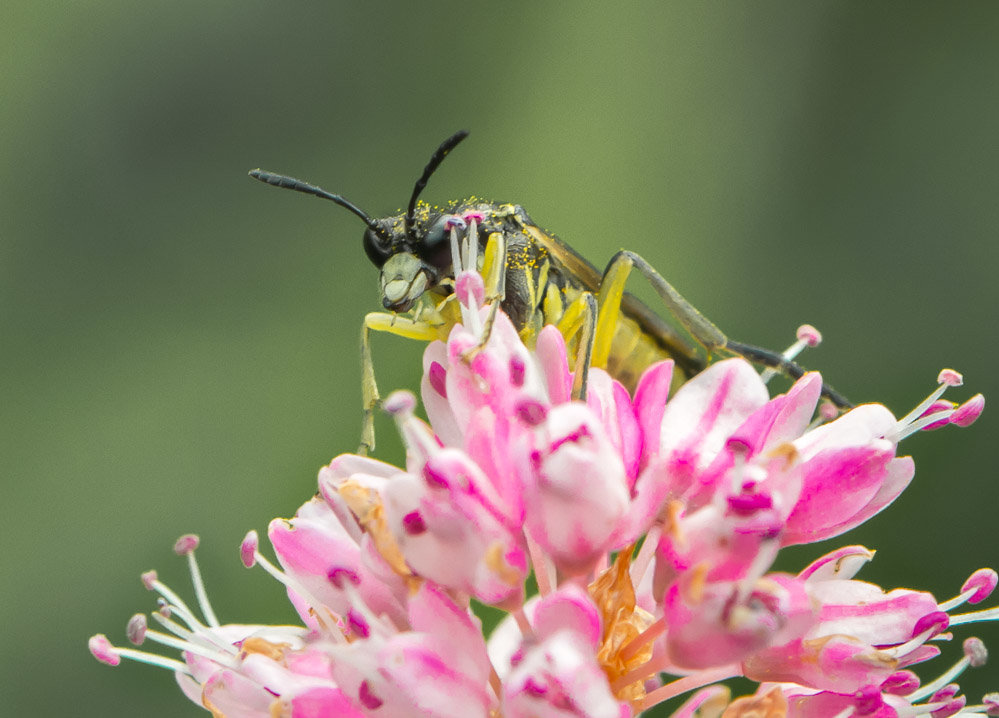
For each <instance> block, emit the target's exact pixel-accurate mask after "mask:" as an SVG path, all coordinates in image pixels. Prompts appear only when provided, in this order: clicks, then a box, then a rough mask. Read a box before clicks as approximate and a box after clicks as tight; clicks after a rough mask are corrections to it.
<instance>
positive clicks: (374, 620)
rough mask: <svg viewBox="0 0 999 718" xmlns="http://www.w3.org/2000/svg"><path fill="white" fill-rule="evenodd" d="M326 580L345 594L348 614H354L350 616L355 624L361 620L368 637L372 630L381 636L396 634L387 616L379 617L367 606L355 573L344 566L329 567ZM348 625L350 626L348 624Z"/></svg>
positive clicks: (359, 579)
mask: <svg viewBox="0 0 999 718" xmlns="http://www.w3.org/2000/svg"><path fill="white" fill-rule="evenodd" d="M327 578H328V579H329V581H330V583H332V584H333V585H334V586H335V587H336V588H337V590H340V591H343V592H344V593H345V594H346V596H347V601H348V602H349V603H350V612H351V613H352V614H355V615H353V616H352V620H353V621H355V622H357V621H358V619H363V623H364V624H365V630H367V631H368V634H369V635H370V633H371V631H372V630H373V629H377V631H378V633H379V634H381V635H383V636H387V635H391V634H393V633H396V632H397V628H396V626H394V625H392V623H391V622H390V619H389V618H388V616H379V615H377V614H376V613H375V612H374V611H372V610H371V608H370V607H369V606H368V603H367V601H365V600H364V596H362V595H361V592H360V590H358V588H357V586H358V584H360V582H361V577H360V576H358V575H357V573H356V572H355V571H353V570H352V569H350V568H347V567H346V566H331V567H330V569H329V571H328V572H327ZM348 625H350V624H349V622H348Z"/></svg>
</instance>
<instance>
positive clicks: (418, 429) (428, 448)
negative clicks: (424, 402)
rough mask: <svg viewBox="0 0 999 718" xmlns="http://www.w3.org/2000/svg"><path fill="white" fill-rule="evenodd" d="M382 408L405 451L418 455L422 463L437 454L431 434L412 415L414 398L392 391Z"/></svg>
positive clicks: (437, 445) (403, 392) (435, 440)
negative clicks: (397, 432)
mask: <svg viewBox="0 0 999 718" xmlns="http://www.w3.org/2000/svg"><path fill="white" fill-rule="evenodd" d="M382 406H383V408H384V409H385V411H386V412H388V413H389V414H390V415H391V416H392V417H393V418H394V419H395V423H396V427H397V428H398V431H399V435H400V436H401V437H402V442H403V444H405V446H406V450H407V451H409V452H412V453H413V454H416V455H418V456H419V457H420V458H421V459H422V460H423V461H426V460H427V459H428V458H429V457H431V456H433V455H434V454H436V453H437V450H438V449H440V444H439V443H437V439H436V438H435V437H434V434H433V432H431V431H430V429H429V428H428V427H427V425H426V424H424V423H423V422H422V421H419V420H418V419H417V418H416V417H415V416H414V415H413V411H414V409H415V408H416V397H415V396H413V394H412V393H411V392H408V391H404V390H401V391H394V392H392V393H391V394H389V395H388V398H386V399H385V403H384V404H382Z"/></svg>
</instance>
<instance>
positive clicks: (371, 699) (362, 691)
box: [357, 681, 384, 711]
mask: <svg viewBox="0 0 999 718" xmlns="http://www.w3.org/2000/svg"><path fill="white" fill-rule="evenodd" d="M357 698H358V700H359V701H361V705H362V706H364V707H365V708H367V709H368V710H370V711H373V710H374V709H375V708H381V705H382V703H384V701H383V700H382V699H381V698H379V697H378V696H376V695H375V694H374V693H372V692H371V686H369V685H368V682H367V681H361V687H360V688H359V689H358V691H357Z"/></svg>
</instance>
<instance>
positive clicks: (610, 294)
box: [593, 250, 853, 409]
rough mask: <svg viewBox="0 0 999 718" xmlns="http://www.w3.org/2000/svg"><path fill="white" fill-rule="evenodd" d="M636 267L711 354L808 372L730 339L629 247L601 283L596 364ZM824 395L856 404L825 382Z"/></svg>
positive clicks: (791, 372) (606, 349) (605, 353)
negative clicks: (626, 284)
mask: <svg viewBox="0 0 999 718" xmlns="http://www.w3.org/2000/svg"><path fill="white" fill-rule="evenodd" d="M633 268H634V269H637V270H638V272H639V273H640V274H641V275H642V276H643V277H645V278H646V279H647V280H648V282H649V284H651V285H652V288H653V289H655V291H656V293H657V294H658V295H659V297H660V298H661V299H662V301H663V303H664V304H665V305H666V308H667V309H668V310H669V313H670V315H671V316H673V317H674V318H675V319H676V321H677V322H678V323H679V324H680V326H682V327H683V328H684V329H685V330H686V331H687V332H689V333H690V335H691V337H693V339H694V340H695V341H696V342H697V343H698V344H700V345H701V346H703V347H704V349H705V351H706V352H707V354H708V357H709V358H711V357H712V355H715V356H717V355H719V354H721V355H729V356H741V357H743V358H744V359H747V360H748V361H750V362H753V363H754V364H757V365H760V366H764V367H768V368H771V369H774V370H776V371H779V372H781V373H782V374H784V375H786V376H789V377H791V378H792V379H798V378H799V377H801V376H802V375H803V374H804V373H805V369H803V368H802V367H801V366H799V365H798V364H796V363H794V362H792V361H789V360H788V359H786V358H785V357H784V356H782V355H781V354H779V353H778V352H773V351H770V350H769V349H763V348H760V347H756V346H753V345H751V344H743V343H741V342H735V341H732V340H730V339H729V338H728V337H726V336H725V334H724V333H723V332H722V331H721V330H720V329H719V328H718V327H716V326H715V325H714V324H713V323H712V322H711V321H710V320H708V318H707V317H705V316H704V315H703V314H701V313H700V312H699V311H698V310H697V308H696V307H694V305H692V304H691V303H690V302H688V301H687V300H686V299H684V298H683V296H682V295H681V294H680V293H679V292H678V291H676V289H675V288H674V287H673V285H672V284H670V283H669V282H667V281H666V280H665V279H664V278H663V277H662V275H660V274H659V273H658V272H657V271H656V270H655V269H654V268H653V267H652V265H650V264H649V263H648V262H646V261H645V260H644V259H642V258H641V257H640V256H639V255H637V254H635V253H634V252H629V251H627V250H623V251H620V252H618V253H617V254H615V255H614V256H613V257H612V258H611V261H610V263H609V264H608V265H607V270H606V271H605V272H604V276H603V280H602V281H601V283H600V297H599V307H600V310H599V316H598V319H597V332H596V339H595V342H594V359H593V362H594V366H605V365H606V363H607V360H608V357H609V356H610V350H611V339H612V338H613V336H614V329H615V326H616V324H617V321H618V316H619V313H620V309H621V302H622V300H623V298H624V286H625V283H626V281H627V279H628V275H629V274H630V273H631V270H632V269H633ZM822 395H823V396H824V397H826V398H827V399H829V400H830V401H831V402H832V403H833V404H835V405H836V406H837V407H839V408H840V409H848V408H850V407H852V406H853V405H852V404H851V403H850V401H849V400H848V399H847V398H846V397H844V396H843V395H842V394H840V393H839V392H837V391H836V390H835V389H833V388H832V387H831V386H829V385H828V384H823V385H822Z"/></svg>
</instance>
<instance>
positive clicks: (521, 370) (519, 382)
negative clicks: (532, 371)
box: [510, 356, 527, 386]
mask: <svg viewBox="0 0 999 718" xmlns="http://www.w3.org/2000/svg"><path fill="white" fill-rule="evenodd" d="M526 373H527V365H526V364H524V360H523V359H522V358H520V357H518V356H512V357H510V381H511V382H512V383H513V385H514V386H524V375H525V374H526Z"/></svg>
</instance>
